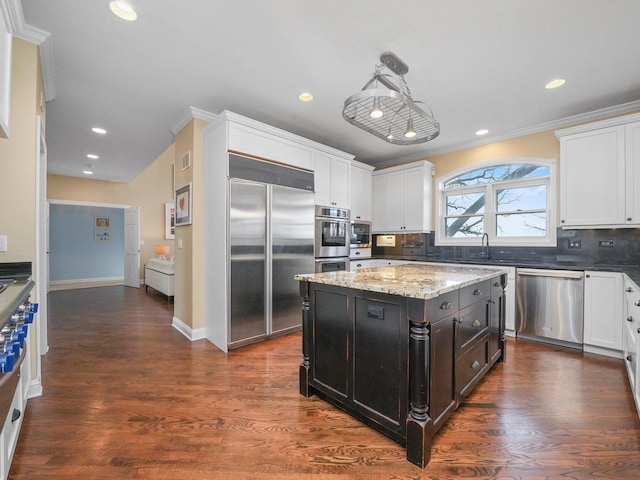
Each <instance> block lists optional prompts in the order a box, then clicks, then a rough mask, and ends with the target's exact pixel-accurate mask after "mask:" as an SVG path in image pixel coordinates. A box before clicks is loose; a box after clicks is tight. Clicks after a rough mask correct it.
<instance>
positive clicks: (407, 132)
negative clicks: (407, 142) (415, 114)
mask: <svg viewBox="0 0 640 480" xmlns="http://www.w3.org/2000/svg"><path fill="white" fill-rule="evenodd" d="M404 136H405V137H407V138H413V137H415V136H416V131H415V130H414V129H413V120H412V119H409V121H408V122H407V129H406V130H405V132H404Z"/></svg>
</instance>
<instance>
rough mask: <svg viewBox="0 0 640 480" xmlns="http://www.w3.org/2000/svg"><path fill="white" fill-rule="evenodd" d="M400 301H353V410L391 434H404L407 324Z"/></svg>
mask: <svg viewBox="0 0 640 480" xmlns="http://www.w3.org/2000/svg"><path fill="white" fill-rule="evenodd" d="M402 300H403V299H402V298H400V297H391V296H383V295H380V296H378V295H375V296H374V295H371V296H369V295H368V296H365V297H359V296H356V298H355V324H354V334H353V372H354V377H353V382H354V384H353V402H354V407H355V408H356V409H358V410H361V411H362V413H363V414H365V415H368V416H370V417H372V418H373V419H374V420H375V421H377V422H379V423H380V424H381V425H383V426H386V428H388V429H389V430H390V431H391V432H396V433H399V434H401V435H403V434H404V432H405V419H406V417H407V410H408V402H407V396H408V392H407V368H408V364H407V350H408V322H407V320H406V318H407V316H406V309H405V308H404V302H403V301H402Z"/></svg>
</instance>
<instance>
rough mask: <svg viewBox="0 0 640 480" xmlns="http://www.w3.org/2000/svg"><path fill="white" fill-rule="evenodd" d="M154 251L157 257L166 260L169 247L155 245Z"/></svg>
mask: <svg viewBox="0 0 640 480" xmlns="http://www.w3.org/2000/svg"><path fill="white" fill-rule="evenodd" d="M155 251H156V255H158V258H160V259H161V260H166V259H167V257H166V256H167V255H169V252H170V251H171V247H169V245H156V248H155Z"/></svg>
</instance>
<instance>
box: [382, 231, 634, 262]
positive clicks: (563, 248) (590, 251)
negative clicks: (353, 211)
mask: <svg viewBox="0 0 640 480" xmlns="http://www.w3.org/2000/svg"><path fill="white" fill-rule="evenodd" d="M375 237H376V235H374V240H375ZM395 237H396V238H395V245H394V246H393V247H384V246H378V245H377V243H376V242H375V241H374V246H373V251H372V254H373V255H374V256H391V257H395V256H398V257H404V258H412V257H413V258H429V259H433V260H467V261H471V260H478V261H484V258H483V257H482V256H481V255H480V252H481V247H480V239H478V245H477V246H475V245H474V246H448V245H447V246H436V245H434V233H433V232H431V233H422V234H396V235H395ZM490 255H491V259H492V260H494V261H496V260H512V261H518V262H533V263H554V262H570V263H589V264H593V265H599V264H602V265H635V266H640V229H638V228H614V229H573V230H563V229H561V228H558V229H557V247H500V246H491V250H490Z"/></svg>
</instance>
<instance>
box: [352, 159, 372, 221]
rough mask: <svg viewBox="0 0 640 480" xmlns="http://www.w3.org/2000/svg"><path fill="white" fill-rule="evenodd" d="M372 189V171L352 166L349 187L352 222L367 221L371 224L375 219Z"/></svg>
mask: <svg viewBox="0 0 640 480" xmlns="http://www.w3.org/2000/svg"><path fill="white" fill-rule="evenodd" d="M371 189H372V182H371V171H370V170H365V169H363V168H358V167H355V166H353V165H352V166H351V180H350V187H349V195H350V197H351V198H350V201H349V204H350V205H351V220H366V221H369V222H370V221H371V220H372V219H373V214H372V211H373V209H372V205H371V202H372V198H371V191H372V190H371Z"/></svg>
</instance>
